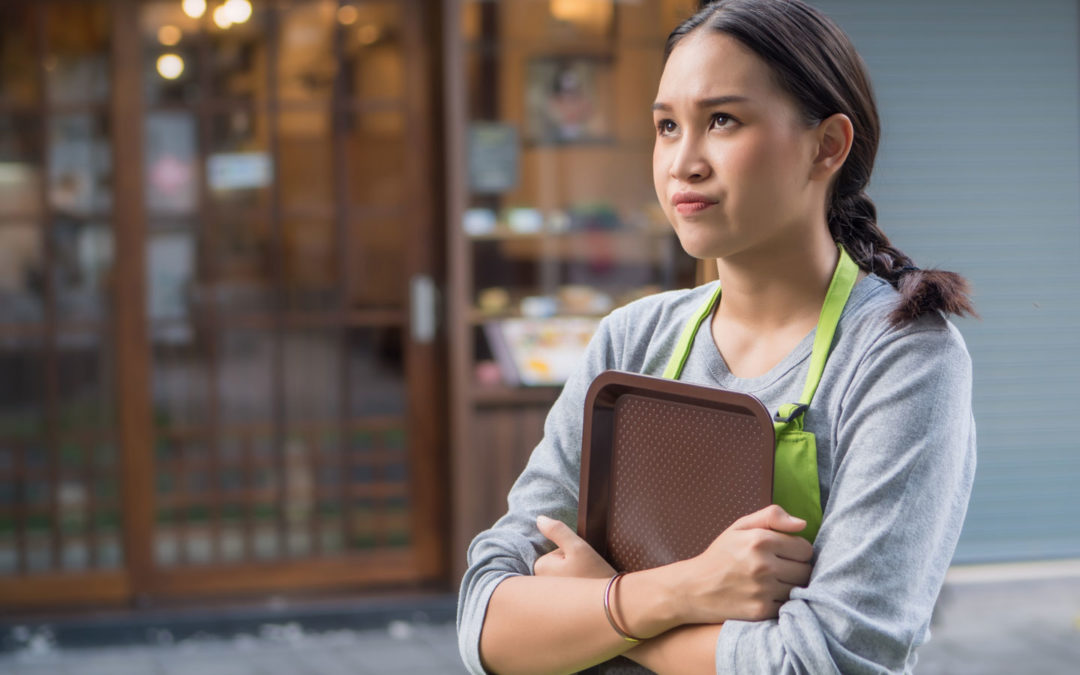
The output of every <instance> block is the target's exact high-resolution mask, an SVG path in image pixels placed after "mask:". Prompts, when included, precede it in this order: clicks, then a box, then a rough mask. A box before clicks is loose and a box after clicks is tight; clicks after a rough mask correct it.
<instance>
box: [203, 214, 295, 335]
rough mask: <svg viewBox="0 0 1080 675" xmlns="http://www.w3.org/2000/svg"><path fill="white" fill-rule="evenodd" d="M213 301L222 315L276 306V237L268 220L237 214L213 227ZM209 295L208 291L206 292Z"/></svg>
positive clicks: (215, 223)
mask: <svg viewBox="0 0 1080 675" xmlns="http://www.w3.org/2000/svg"><path fill="white" fill-rule="evenodd" d="M209 231H210V235H209V239H210V247H211V251H210V254H211V258H212V261H213V270H214V271H213V278H214V284H213V290H212V293H213V295H212V296H209V297H206V298H203V297H201V294H200V296H199V297H197V298H196V301H198V302H212V303H214V304H215V306H216V307H217V311H219V312H225V313H229V312H235V311H238V310H259V311H269V310H270V309H272V308H273V306H274V285H275V281H276V279H275V272H274V267H273V264H274V258H273V238H272V233H271V228H270V223H269V221H268V220H267V219H265V218H262V217H259V216H252V217H244V216H241V215H237V216H234V217H225V218H222V219H220V220H217V221H215V222H213V223H212V224H211V227H210V229H209ZM207 292H209V291H207Z"/></svg>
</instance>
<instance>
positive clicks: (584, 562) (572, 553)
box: [533, 516, 615, 579]
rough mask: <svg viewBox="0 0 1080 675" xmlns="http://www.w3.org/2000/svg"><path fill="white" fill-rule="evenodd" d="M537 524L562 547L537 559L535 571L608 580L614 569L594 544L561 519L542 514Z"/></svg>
mask: <svg viewBox="0 0 1080 675" xmlns="http://www.w3.org/2000/svg"><path fill="white" fill-rule="evenodd" d="M536 526H537V527H538V528H539V529H540V534H542V535H544V536H545V537H547V538H548V539H550V540H551V541H552V542H554V543H555V545H556V546H558V548H556V549H555V550H554V551H552V552H550V553H546V554H544V555H542V556H540V557H539V558H537V559H536V562H535V563H534V564H533V574H535V575H536V576H538V577H545V576H548V577H579V578H601V579H606V578H608V577H610V576H612V575H613V574H615V570H614V568H612V567H611V565H609V564H608V563H607V561H606V560H604V559H603V558H601V557H600V554H599V553H597V552H596V551H595V550H593V547H592V546H589V544H588V543H587V542H586V541H585V540H584V539H582V538H581V537H579V536H578V535H577V533H576V532H574V531H573V530H571V529H570V528H569V527H568V526H567V525H566V523H564V522H562V521H561V520H555V519H553V518H548V517H547V516H538V517H537V518H536Z"/></svg>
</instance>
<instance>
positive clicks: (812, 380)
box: [663, 245, 859, 412]
mask: <svg viewBox="0 0 1080 675" xmlns="http://www.w3.org/2000/svg"><path fill="white" fill-rule="evenodd" d="M838 248H839V249H840V260H839V262H838V263H837V264H836V270H835V271H834V272H833V277H832V281H830V282H829V290H828V291H827V292H826V293H825V303H824V304H823V305H822V306H821V315H820V316H819V317H818V323H817V332H816V333H815V335H814V348H813V351H812V352H811V354H810V371H809V372H808V373H807V374H806V384H805V385H804V386H803V393H802V396H801V397H800V398H799V401H800V406H799V407H802V408H803V409H804V410H805V406H808V405H809V404H810V401H811V399H813V398H814V392H815V391H817V387H818V383H819V382H821V374H822V373H823V372H824V371H825V361H826V360H827V359H828V358H829V350H830V349H832V341H833V337H834V336H835V335H836V326H837V325H838V324H839V323H840V315H841V314H842V313H843V311H844V305H846V304H847V300H848V297H850V296H851V291H852V289H853V288H855V282H856V281H857V280H858V278H859V266H858V265H856V264H855V261H854V260H852V259H851V256H849V255H848V252H847V251H845V250H844V247H843V246H839V245H838ZM719 298H720V285H719V284H717V285H716V290H714V291H713V293H712V295H711V296H710V297H709V301H708V302H706V303H704V304H703V305H702V306H701V307H699V308H698V309H697V311H696V312H695V313H694V315H693V316H691V317H690V320H689V321H687V322H686V325H685V326H683V331H682V333H681V334H680V335H679V341H678V342H677V343H675V351H674V353H672V355H671V358H670V359H669V360H668V363H667V367H666V368H664V375H663V376H664V377H666V378H667V379H669V380H677V379H679V376H680V375H682V370H683V366H684V365H686V359H687V357H689V356H690V346H691V345H692V344H693V342H694V336H696V335H697V333H698V330H700V329H701V323H702V322H703V321H704V320H705V317H707V316H709V315H710V314H711V313H712V311H713V308H714V307H715V306H716V302H717V300H719ZM800 412H801V411H800Z"/></svg>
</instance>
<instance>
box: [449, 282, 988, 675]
mask: <svg viewBox="0 0 1080 675" xmlns="http://www.w3.org/2000/svg"><path fill="white" fill-rule="evenodd" d="M712 288H713V286H712V285H711V284H709V285H705V286H701V287H698V288H695V289H691V290H683V291H671V292H667V293H661V294H658V295H654V296H651V297H648V298H644V299H642V300H639V301H637V302H634V303H631V304H630V305H627V306H625V307H623V308H620V309H618V310H616V311H614V312H612V313H611V315H609V316H608V317H607V318H605V319H604V321H603V322H602V323H601V325H600V329H599V330H598V331H597V334H596V336H595V337H594V338H593V340H592V342H591V343H590V345H589V348H588V350H587V352H586V354H585V356H584V360H583V362H582V365H581V368H580V369H578V371H577V372H576V373H574V375H573V376H572V377H571V378H570V380H569V381H568V382H567V383H566V386H565V387H564V389H563V391H562V394H561V395H560V396H559V399H558V400H557V401H556V402H555V404H554V406H553V407H552V409H551V412H550V413H549V415H548V418H547V421H546V423H545V425H544V438H543V440H542V441H541V442H540V444H539V445H537V447H536V449H535V450H534V451H533V454H532V456H531V458H530V459H529V463H528V465H527V466H526V468H525V470H524V471H523V472H522V474H521V476H520V477H519V478H518V480H517V482H516V483H515V484H514V487H513V488H512V489H511V491H510V495H509V498H508V502H509V509H508V511H507V513H506V515H504V516H503V517H502V518H500V519H499V520H498V522H496V523H495V524H494V525H493V526H492V527H491V529H489V530H486V531H484V532H481V533H480V534H478V535H477V536H476V538H475V539H474V540H473V542H472V545H471V546H470V547H469V553H468V563H469V566H468V570H467V571H466V573H465V576H464V578H463V579H462V583H461V595H460V598H459V601H458V615H457V624H458V639H459V645H460V649H461V654H462V658H463V659H464V661H465V664H466V666H467V667H468V669H469V670H470V672H472V673H483V672H484V670H483V667H482V666H481V663H480V654H479V643H480V631H481V628H482V627H483V623H484V615H485V612H486V611H487V605H488V600H489V599H490V597H491V594H492V592H493V591H494V590H495V587H496V586H497V585H498V584H499V582H501V581H502V580H503V579H505V578H507V577H508V576H511V575H517V574H530V573H531V571H532V564H533V561H535V560H536V558H537V557H539V556H540V555H543V554H544V553H546V552H548V551H549V550H551V549H552V547H553V545H552V544H551V543H550V542H548V541H547V540H546V539H544V537H543V536H542V535H540V533H539V532H538V531H537V529H536V525H535V519H536V516H537V515H538V514H545V515H548V516H551V517H553V518H557V519H560V520H562V521H563V522H565V523H567V524H568V525H570V526H571V527H576V524H577V506H578V478H579V471H580V454H581V430H582V415H583V410H584V397H585V392H586V390H587V389H588V386H589V383H590V382H592V380H593V378H594V377H596V375H598V374H599V373H600V372H602V371H604V370H607V369H617V370H625V371H632V372H638V373H646V374H651V375H660V374H661V373H662V371H663V369H664V365H665V364H666V363H667V359H668V356H669V355H670V354H671V352H672V350H673V349H674V346H675V342H676V340H677V338H678V335H679V331H680V330H681V329H682V326H683V324H684V323H685V322H686V320H687V318H688V317H689V316H690V315H691V314H692V313H693V311H694V310H695V309H696V308H698V307H699V306H700V305H701V304H702V303H703V302H705V301H706V299H707V297H708V295H709V292H710V291H711V290H712ZM896 299H897V294H896V291H894V290H893V289H892V288H891V287H890V286H889V285H888V284H887V283H886V282H885V281H883V280H882V279H880V278H878V277H876V276H873V275H871V276H869V277H867V278H865V279H863V280H862V281H860V282H859V283H858V285H857V286H856V287H855V289H854V291H853V292H852V294H851V297H850V299H849V300H848V303H847V306H846V307H845V309H844V313H843V316H842V317H841V320H840V325H839V326H838V328H837V332H836V337H835V338H834V342H833V350H832V353H831V355H830V356H829V360H828V363H827V365H826V367H825V372H824V374H823V375H822V379H821V384H820V386H819V387H818V390H817V394H816V395H815V397H814V400H813V402H812V403H811V406H810V410H809V411H808V412H807V413H806V417H805V424H806V429H807V430H808V431H810V432H813V434H814V435H815V436H816V438H817V449H818V475H819V479H820V482H821V503H822V508H823V509H824V520H823V522H822V527H821V531H820V532H819V533H818V536H817V539H816V541H815V543H814V561H813V574H812V576H811V579H810V584H809V585H808V586H807V587H806V588H796V589H794V590H793V591H792V593H791V598H790V600H789V601H788V602H787V603H785V604H784V605H783V606H782V607H781V609H780V616H779V618H778V619H773V620H769V621H757V622H746V621H728V622H726V623H725V624H724V626H723V628H722V629H721V630H720V638H719V640H718V642H717V645H716V672H717V673H740V674H750V673H810V674H812V675H824V674H825V673H850V674H854V673H886V672H889V673H891V672H909V671H911V670H912V669H913V668H914V666H915V661H916V655H915V649H916V648H917V647H918V646H919V645H921V644H922V643H924V642H925V641H926V640H927V638H928V637H929V624H930V615H931V613H932V611H933V608H934V603H935V600H936V598H937V595H938V593H939V592H940V590H941V585H942V583H943V582H944V578H945V571H946V569H947V568H948V566H949V562H950V560H951V558H952V555H953V551H954V549H955V547H956V541H957V538H958V536H959V534H960V528H961V525H962V524H963V521H964V514H965V512H966V510H967V504H968V497H969V495H970V493H971V485H972V481H973V478H974V472H975V424H974V419H973V417H972V412H971V360H970V357H969V356H968V353H967V349H966V347H965V345H964V341H963V338H961V336H960V334H959V332H958V331H957V330H956V328H955V327H954V326H953V325H952V324H951V323H949V322H948V321H946V320H945V319H944V318H943V317H941V316H940V315H937V314H935V315H932V316H928V317H924V318H922V319H920V320H918V321H916V322H913V323H910V324H908V325H906V326H904V327H902V328H900V329H894V328H891V327H890V326H889V323H888V320H887V316H888V314H889V311H890V310H891V309H892V308H893V306H894V304H895V302H896ZM813 339H814V336H813V333H811V334H809V335H807V336H806V337H805V338H804V339H803V340H802V342H801V343H799V345H798V346H797V347H796V348H795V349H794V350H793V351H792V352H791V353H790V354H788V355H787V356H786V357H785V358H784V359H783V360H782V361H781V362H780V363H779V364H777V365H776V366H775V367H774V368H772V370H770V371H769V372H768V373H766V374H764V375H761V376H760V377H753V378H740V377H736V376H734V375H732V374H731V373H730V372H729V371H728V369H727V366H726V365H725V363H724V361H723V358H722V357H721V356H720V353H719V352H718V351H717V349H716V346H715V344H714V343H713V341H712V336H711V334H710V329H709V322H708V321H705V322H703V323H702V327H701V329H700V330H699V332H698V335H697V337H696V339H695V340H694V344H693V347H692V349H691V352H690V356H689V358H688V359H687V361H686V366H685V369H684V371H683V374H682V377H681V378H680V379H682V380H683V381H685V382H692V383H697V384H706V385H712V386H716V387H723V388H726V389H731V390H736V391H742V392H747V393H751V394H754V395H755V396H757V397H758V398H759V399H761V401H762V402H763V403H764V404H765V406H766V407H767V408H768V409H769V410H770V411H771V412H775V411H776V410H777V409H778V408H779V407H780V406H781V405H782V404H784V403H794V402H797V401H798V397H799V394H800V393H801V392H802V387H803V382H804V380H805V377H806V371H807V368H808V366H809V361H810V350H811V346H812V344H813ZM525 642H527V640H525Z"/></svg>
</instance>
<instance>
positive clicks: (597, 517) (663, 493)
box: [578, 370, 775, 675]
mask: <svg viewBox="0 0 1080 675" xmlns="http://www.w3.org/2000/svg"><path fill="white" fill-rule="evenodd" d="M774 445H775V436H774V431H773V424H772V418H771V417H770V415H769V412H768V410H766V409H765V406H764V405H762V403H761V401H759V400H758V399H757V398H755V397H754V396H751V395H749V394H740V393H736V392H731V391H726V390H723V389H714V388H710V387H702V386H699V385H693V384H687V383H685V382H679V381H676V380H668V379H663V378H659V377H651V376H648V375H638V374H635V373H624V372H620V371H615V370H609V371H606V372H603V373H601V374H600V375H598V376H597V378H596V379H595V380H593V383H592V385H591V386H590V387H589V391H588V394H587V395H586V397H585V424H584V428H583V434H582V442H581V485H580V493H579V505H578V534H579V535H581V536H582V537H583V538H584V539H585V540H586V541H588V542H589V544H591V545H592V547H593V548H594V549H596V551H597V552H598V553H600V555H602V556H603V557H604V558H605V559H606V560H607V561H608V562H609V563H611V565H612V566H613V567H614V568H615V569H616V570H618V571H620V572H634V571H637V570H642V569H650V568H653V567H658V566H660V565H666V564H668V563H671V562H675V561H677V560H685V559H686V558H691V557H693V556H695V555H697V554H699V553H701V552H702V551H704V550H705V549H706V548H707V547H708V545H709V544H710V543H712V541H713V540H714V539H715V538H716V537H717V536H718V535H719V534H720V533H721V532H723V531H724V530H725V529H727V527H728V526H729V525H731V524H732V523H733V522H735V521H736V520H738V519H739V518H741V517H742V516H744V515H746V514H748V513H753V512H754V511H757V510H759V509H762V508H764V507H766V506H768V505H769V504H770V503H772V483H773V456H774V454H775V451H774ZM585 672H587V673H597V672H599V673H603V674H604V675H615V674H622V673H649V672H651V671H649V670H648V669H646V668H643V667H641V666H638V665H637V664H635V663H633V662H632V661H630V660H628V659H625V658H622V657H619V658H616V659H614V660H612V661H608V662H606V663H603V664H601V665H599V666H597V667H596V668H594V669H590V670H588V671H585Z"/></svg>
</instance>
